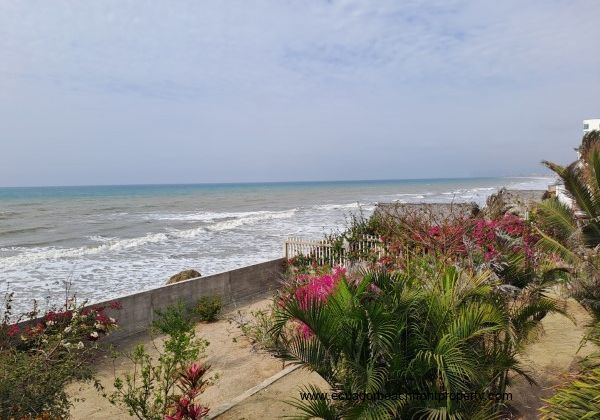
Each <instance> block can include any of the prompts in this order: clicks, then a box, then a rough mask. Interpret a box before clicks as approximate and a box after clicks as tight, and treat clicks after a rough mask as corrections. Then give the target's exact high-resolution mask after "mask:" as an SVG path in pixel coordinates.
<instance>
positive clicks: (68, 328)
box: [65, 325, 73, 334]
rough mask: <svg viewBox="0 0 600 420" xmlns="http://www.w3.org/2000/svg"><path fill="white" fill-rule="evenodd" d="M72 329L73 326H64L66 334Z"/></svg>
mask: <svg viewBox="0 0 600 420" xmlns="http://www.w3.org/2000/svg"><path fill="white" fill-rule="evenodd" d="M72 330H73V328H71V326H70V325H69V326H68V327H67V328H65V332H66V333H67V334H68V333H70V332H71V331H72Z"/></svg>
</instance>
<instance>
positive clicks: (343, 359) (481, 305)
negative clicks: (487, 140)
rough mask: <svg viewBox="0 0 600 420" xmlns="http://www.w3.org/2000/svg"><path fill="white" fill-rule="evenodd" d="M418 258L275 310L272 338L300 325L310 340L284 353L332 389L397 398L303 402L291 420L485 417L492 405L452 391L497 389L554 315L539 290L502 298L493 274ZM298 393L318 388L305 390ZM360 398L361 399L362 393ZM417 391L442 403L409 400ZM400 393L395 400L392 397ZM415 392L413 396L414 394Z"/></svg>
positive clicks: (492, 412) (290, 344)
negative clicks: (526, 343)
mask: <svg viewBox="0 0 600 420" xmlns="http://www.w3.org/2000/svg"><path fill="white" fill-rule="evenodd" d="M426 266H427V264H423V263H422V262H418V261H417V262H416V263H415V267H421V268H420V269H416V268H413V269H409V270H406V271H405V272H402V273H399V272H394V273H391V272H385V271H375V272H366V273H363V275H362V276H361V277H360V279H359V280H357V281H350V280H348V279H346V278H345V277H343V278H341V279H340V281H339V283H338V284H337V286H336V287H335V289H334V290H333V292H332V293H331V295H330V296H329V297H328V298H327V299H326V300H325V301H321V300H313V301H311V302H310V305H308V306H306V305H305V304H304V305H303V304H302V303H301V302H299V301H298V300H297V299H295V298H294V296H293V295H291V296H289V297H288V298H287V299H286V300H285V303H284V304H282V305H281V306H280V307H278V309H277V310H276V315H275V319H276V322H275V326H274V327H273V331H272V332H273V333H274V334H275V335H276V336H281V335H284V334H285V333H286V330H287V328H288V326H289V324H290V322H296V321H300V322H303V323H304V324H306V325H307V326H308V327H309V328H310V330H311V331H312V335H311V336H310V337H308V338H307V337H305V336H302V335H300V334H292V337H291V338H288V339H287V340H285V342H286V346H285V350H284V352H283V357H284V358H286V359H288V360H291V361H293V362H295V363H299V364H301V365H302V366H304V367H306V368H308V369H311V370H313V371H315V372H317V373H318V374H319V375H320V376H321V377H322V378H323V379H325V380H326V381H327V382H328V384H329V386H330V388H331V392H337V393H343V394H342V395H346V396H348V395H361V393H368V394H369V395H374V394H377V393H380V395H395V396H397V398H396V399H385V400H375V401H374V400H369V399H365V400H362V401H361V400H349V401H348V400H345V401H325V400H313V401H301V400H295V401H294V402H292V405H294V406H295V407H297V408H299V409H300V410H301V412H302V413H303V415H300V416H298V418H304V419H308V418H323V419H339V418H399V417H400V418H412V417H415V418H440V419H441V418H448V419H459V418H491V417H495V416H496V412H497V408H498V406H497V405H495V404H494V403H493V402H490V401H472V400H471V401H456V400H454V399H453V398H451V395H456V394H460V393H465V392H467V393H469V392H476V393H480V394H479V395H482V394H483V393H486V392H490V393H491V392H493V393H495V392H499V391H501V392H504V390H505V388H506V385H507V378H508V373H507V372H509V371H511V370H512V371H515V372H517V373H523V374H524V373H525V372H524V371H523V369H521V367H520V366H519V362H518V360H517V358H516V354H517V352H518V351H519V350H520V344H521V343H522V341H523V337H526V336H528V333H529V332H530V331H531V330H532V329H534V328H535V327H536V325H537V324H538V323H539V319H541V317H543V315H544V314H545V313H546V312H548V311H552V310H555V309H557V306H556V305H555V304H554V302H553V301H552V300H551V299H550V298H547V296H545V295H544V294H543V293H542V292H541V289H543V285H538V286H536V288H533V287H532V288H531V289H525V290H526V293H522V294H520V296H521V297H520V300H516V299H514V298H512V297H508V296H501V294H499V293H498V291H497V288H496V285H495V284H494V281H493V280H492V278H491V277H490V276H491V273H490V272H487V271H485V272H480V273H478V274H473V273H470V272H467V271H460V270H458V269H457V268H455V267H442V268H435V267H431V266H430V265H429V266H428V267H426ZM304 391H305V392H308V393H310V392H322V391H320V390H319V389H318V388H317V387H315V386H312V385H310V386H307V387H305V389H304ZM362 395H365V394H362ZM415 395H430V396H431V395H437V396H442V397H440V398H428V399H413V398H414V396H415ZM399 396H402V397H399ZM411 396H412V398H411Z"/></svg>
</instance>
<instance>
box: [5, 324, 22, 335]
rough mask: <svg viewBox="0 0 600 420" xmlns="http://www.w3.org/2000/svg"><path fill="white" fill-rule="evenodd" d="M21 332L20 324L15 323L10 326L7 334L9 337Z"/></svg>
mask: <svg viewBox="0 0 600 420" xmlns="http://www.w3.org/2000/svg"><path fill="white" fill-rule="evenodd" d="M19 332H21V330H20V328H19V326H18V325H17V324H13V325H11V326H10V327H8V331H7V332H6V334H8V336H9V337H14V336H15V335H17V334H19Z"/></svg>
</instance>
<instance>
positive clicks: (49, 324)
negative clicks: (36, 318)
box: [46, 320, 54, 327]
mask: <svg viewBox="0 0 600 420" xmlns="http://www.w3.org/2000/svg"><path fill="white" fill-rule="evenodd" d="M46 325H47V326H49V327H51V326H52V325H54V321H52V320H50V321H46Z"/></svg>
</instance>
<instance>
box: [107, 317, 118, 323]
mask: <svg viewBox="0 0 600 420" xmlns="http://www.w3.org/2000/svg"><path fill="white" fill-rule="evenodd" d="M108 320H109V321H110V323H111V324H114V323H115V322H117V320H116V319H114V318H108Z"/></svg>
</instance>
